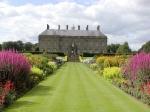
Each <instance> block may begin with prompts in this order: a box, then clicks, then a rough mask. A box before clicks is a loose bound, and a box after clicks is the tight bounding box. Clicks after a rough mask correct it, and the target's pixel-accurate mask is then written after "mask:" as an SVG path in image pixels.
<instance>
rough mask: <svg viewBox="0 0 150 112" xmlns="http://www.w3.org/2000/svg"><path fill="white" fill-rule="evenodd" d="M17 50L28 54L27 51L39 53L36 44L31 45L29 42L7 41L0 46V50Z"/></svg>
mask: <svg viewBox="0 0 150 112" xmlns="http://www.w3.org/2000/svg"><path fill="white" fill-rule="evenodd" d="M9 49H13V50H17V51H21V52H28V51H39V47H38V44H37V43H36V44H33V43H31V42H25V43H24V42H22V41H20V40H19V41H8V42H3V43H2V44H0V50H9Z"/></svg>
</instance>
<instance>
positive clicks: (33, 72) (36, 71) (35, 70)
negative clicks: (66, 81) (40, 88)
mask: <svg viewBox="0 0 150 112" xmlns="http://www.w3.org/2000/svg"><path fill="white" fill-rule="evenodd" d="M31 75H32V76H34V77H36V78H38V79H39V80H43V79H44V72H43V70H41V69H39V68H38V67H35V66H33V67H32V68H31Z"/></svg>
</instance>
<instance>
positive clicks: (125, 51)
mask: <svg viewBox="0 0 150 112" xmlns="http://www.w3.org/2000/svg"><path fill="white" fill-rule="evenodd" d="M116 53H117V54H129V53H131V49H130V47H129V45H128V42H125V43H124V44H123V45H120V46H119V48H118V49H117V52H116Z"/></svg>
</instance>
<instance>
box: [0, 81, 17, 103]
mask: <svg viewBox="0 0 150 112" xmlns="http://www.w3.org/2000/svg"><path fill="white" fill-rule="evenodd" d="M0 88H1V93H0V105H3V104H4V103H5V98H6V96H7V94H8V93H9V92H10V91H12V90H14V89H15V87H14V84H13V82H11V81H6V83H5V84H4V85H3V84H2V83H1V84H0Z"/></svg>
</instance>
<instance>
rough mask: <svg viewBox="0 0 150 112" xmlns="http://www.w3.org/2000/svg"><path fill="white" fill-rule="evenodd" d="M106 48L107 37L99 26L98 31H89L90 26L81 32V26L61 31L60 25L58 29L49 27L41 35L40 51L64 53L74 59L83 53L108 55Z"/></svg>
mask: <svg viewBox="0 0 150 112" xmlns="http://www.w3.org/2000/svg"><path fill="white" fill-rule="evenodd" d="M106 47H107V36H106V35H104V34H103V33H102V32H101V30H100V26H99V25H98V26H97V28H96V30H89V26H88V25H87V26H86V28H85V30H81V29H80V26H78V28H76V29H75V28H73V29H69V26H68V25H67V26H66V29H61V27H60V25H58V29H50V27H49V25H47V29H46V30H45V31H43V32H42V33H41V34H39V48H40V51H47V52H50V53H64V54H66V55H68V57H70V58H71V57H73V58H72V59H76V56H79V55H82V54H83V53H92V54H97V53H99V54H100V53H106ZM70 60H71V59H70Z"/></svg>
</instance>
